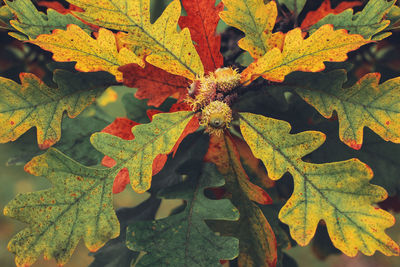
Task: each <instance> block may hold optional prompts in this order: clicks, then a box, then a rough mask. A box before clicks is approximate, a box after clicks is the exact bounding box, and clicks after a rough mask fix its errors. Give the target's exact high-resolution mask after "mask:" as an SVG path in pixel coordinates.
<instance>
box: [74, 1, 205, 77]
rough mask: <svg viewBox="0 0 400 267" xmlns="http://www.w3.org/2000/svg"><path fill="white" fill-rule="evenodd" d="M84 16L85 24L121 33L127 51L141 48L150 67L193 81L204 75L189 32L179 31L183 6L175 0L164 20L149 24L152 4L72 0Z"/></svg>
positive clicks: (121, 39)
mask: <svg viewBox="0 0 400 267" xmlns="http://www.w3.org/2000/svg"><path fill="white" fill-rule="evenodd" d="M68 2H70V3H71V4H74V5H76V6H78V7H80V8H82V9H84V10H85V12H75V15H76V16H78V17H80V18H82V19H83V20H85V21H88V22H90V23H93V24H95V25H99V26H103V27H106V28H109V29H114V30H119V31H124V32H127V33H123V32H120V33H119V34H118V35H119V40H120V41H121V42H122V45H124V46H126V47H128V48H131V49H133V48H136V47H140V48H141V49H142V50H143V51H144V55H146V57H145V59H146V61H147V62H149V63H150V64H152V65H154V66H156V67H158V68H161V69H163V70H165V71H168V72H170V73H172V74H176V75H180V76H184V77H186V78H188V79H191V80H194V78H195V77H196V75H202V74H203V72H204V68H203V64H202V63H201V60H200V57H199V55H198V54H197V51H196V49H195V47H194V45H193V42H192V40H191V38H190V32H189V30H188V29H187V28H185V29H183V30H182V31H180V32H178V31H177V25H178V19H179V17H180V15H181V4H180V1H179V0H174V1H172V3H170V4H169V5H168V7H167V8H166V9H165V10H164V12H163V13H162V14H161V16H160V17H159V18H158V19H157V20H156V21H155V22H154V23H153V24H152V23H151V22H150V13H149V12H150V0H143V1H130V0H100V1H98V0H69V1H68Z"/></svg>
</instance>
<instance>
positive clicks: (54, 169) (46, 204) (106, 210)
mask: <svg viewBox="0 0 400 267" xmlns="http://www.w3.org/2000/svg"><path fill="white" fill-rule="evenodd" d="M25 170H26V171H27V172H29V173H31V174H33V175H36V176H45V177H46V178H47V179H49V180H50V181H51V182H52V184H53V187H52V188H50V189H47V190H43V191H38V192H32V193H25V194H19V195H17V196H16V197H15V198H14V199H13V200H12V201H11V202H10V203H8V204H7V206H6V207H5V208H4V214H5V215H6V216H8V217H11V218H15V219H18V220H20V221H22V222H25V223H27V224H29V226H28V227H27V228H25V229H23V230H22V231H21V232H19V233H18V234H17V235H16V236H14V237H13V238H12V239H11V241H10V243H9V244H8V249H9V250H10V251H11V252H13V253H15V254H16V259H15V261H16V264H17V265H18V266H29V265H32V264H33V263H34V262H35V261H36V259H37V258H38V257H39V255H40V254H41V253H44V257H45V258H46V259H51V258H55V259H56V261H57V263H58V264H61V265H62V264H65V263H66V262H67V261H68V260H69V258H70V257H71V255H72V253H73V251H74V249H75V247H76V246H77V244H78V242H79V240H80V239H81V238H83V239H84V241H85V244H86V246H87V247H88V248H89V249H90V250H92V251H96V250H97V249H99V248H100V247H101V246H103V245H104V243H105V242H107V241H108V240H109V239H111V238H115V237H117V236H118V235H119V223H118V219H117V216H116V215H115V212H114V209H113V202H112V186H113V182H114V180H113V179H112V178H109V177H110V175H109V170H108V169H94V168H88V167H85V166H83V165H80V164H79V163H77V162H75V161H73V160H72V159H70V158H68V157H67V156H65V155H64V154H62V153H61V152H59V151H57V150H56V149H53V148H51V149H49V150H48V151H47V152H46V153H45V154H43V155H40V156H37V157H35V158H33V159H32V160H31V161H30V162H29V163H28V164H27V165H26V166H25Z"/></svg>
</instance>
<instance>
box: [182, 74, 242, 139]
mask: <svg viewBox="0 0 400 267" xmlns="http://www.w3.org/2000/svg"><path fill="white" fill-rule="evenodd" d="M239 85H240V74H239V73H238V72H237V70H236V69H232V68H219V69H217V70H216V71H215V72H211V73H209V74H208V75H206V76H202V77H199V78H197V79H196V80H195V81H193V83H192V84H191V85H190V87H189V89H188V90H189V96H188V98H187V99H186V102H187V103H188V104H190V105H191V107H192V108H193V111H195V112H198V111H201V113H200V124H201V125H202V126H205V127H206V132H208V133H210V134H216V135H221V134H222V133H223V131H224V130H225V129H227V128H229V126H230V123H231V121H232V109H231V108H230V106H231V105H232V103H233V101H234V100H235V98H236V97H237V94H236V93H235V92H234V91H233V89H234V88H236V87H238V86H239Z"/></svg>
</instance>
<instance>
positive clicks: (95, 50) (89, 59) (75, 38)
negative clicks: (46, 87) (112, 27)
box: [30, 24, 144, 81]
mask: <svg viewBox="0 0 400 267" xmlns="http://www.w3.org/2000/svg"><path fill="white" fill-rule="evenodd" d="M30 42H31V43H33V44H36V45H38V46H40V47H41V48H42V49H45V50H48V51H50V52H52V53H53V59H54V60H55V61H64V62H65V61H76V65H75V68H76V69H77V70H79V71H83V72H93V71H101V70H104V71H108V72H110V73H111V74H113V75H114V76H115V78H116V80H117V81H122V73H121V72H120V71H118V68H119V67H120V66H123V65H126V64H129V63H136V64H139V65H142V66H144V64H143V62H142V59H141V58H139V57H137V56H136V55H135V54H134V53H133V52H132V51H130V50H128V49H127V48H125V47H122V48H121V49H120V50H119V51H118V50H117V45H116V40H115V36H114V34H113V33H112V32H111V31H109V30H107V29H103V28H101V29H100V30H99V33H98V37H97V39H93V38H92V37H90V36H89V35H88V34H87V33H86V32H85V31H83V30H82V29H81V28H79V26H77V25H74V24H71V25H68V27H67V29H66V30H65V31H64V30H55V31H53V33H52V34H42V35H39V36H38V37H37V38H36V39H35V40H31V41H30Z"/></svg>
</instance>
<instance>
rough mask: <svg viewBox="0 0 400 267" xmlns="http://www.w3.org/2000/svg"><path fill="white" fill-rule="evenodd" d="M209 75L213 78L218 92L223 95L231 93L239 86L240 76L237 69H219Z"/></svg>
mask: <svg viewBox="0 0 400 267" xmlns="http://www.w3.org/2000/svg"><path fill="white" fill-rule="evenodd" d="M211 75H213V76H214V80H215V82H216V83H217V86H218V90H219V91H221V92H224V93H227V92H229V91H231V90H232V89H234V88H235V87H237V86H239V84H240V77H241V76H240V74H239V73H238V72H237V69H233V68H231V67H226V68H219V69H217V70H216V71H215V72H214V73H213V74H211Z"/></svg>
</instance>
